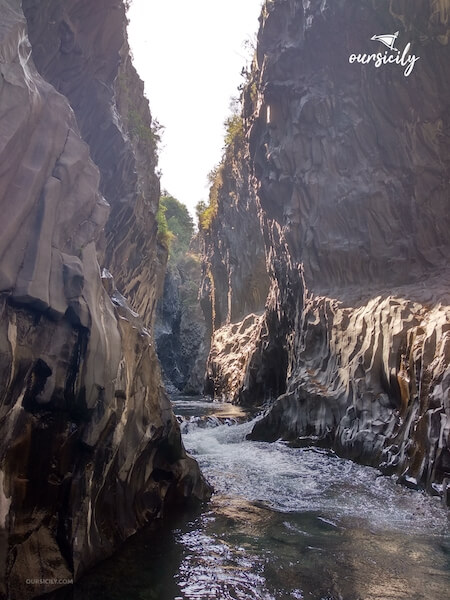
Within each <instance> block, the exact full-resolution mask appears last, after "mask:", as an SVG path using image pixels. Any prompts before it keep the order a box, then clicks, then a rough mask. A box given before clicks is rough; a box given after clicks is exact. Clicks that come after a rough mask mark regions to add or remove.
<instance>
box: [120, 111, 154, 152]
mask: <svg viewBox="0 0 450 600" xmlns="http://www.w3.org/2000/svg"><path fill="white" fill-rule="evenodd" d="M161 129H162V125H160V123H159V122H158V121H157V120H156V119H153V121H152V123H151V126H149V125H148V124H147V123H146V121H145V119H144V118H143V116H142V115H141V114H140V113H139V112H138V111H137V110H136V109H135V108H130V110H129V111H128V130H129V132H130V135H131V137H132V138H134V139H136V140H137V141H141V142H148V143H150V144H152V145H153V146H155V147H157V146H158V144H159V143H160V142H161V134H160V132H161Z"/></svg>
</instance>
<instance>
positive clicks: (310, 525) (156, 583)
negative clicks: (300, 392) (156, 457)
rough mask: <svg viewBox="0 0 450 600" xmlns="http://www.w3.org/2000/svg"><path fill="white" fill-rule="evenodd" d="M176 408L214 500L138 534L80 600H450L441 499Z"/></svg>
mask: <svg viewBox="0 0 450 600" xmlns="http://www.w3.org/2000/svg"><path fill="white" fill-rule="evenodd" d="M174 410H175V413H176V414H177V415H178V418H179V420H180V425H181V429H182V432H183V438H184V443H185V446H186V448H187V450H188V451H189V452H190V453H191V454H193V455H194V456H195V458H196V459H197V461H198V462H199V464H200V467H201V469H202V471H203V473H204V475H205V476H206V478H207V479H208V481H209V482H210V483H211V484H212V485H213V486H214V489H215V493H214V495H213V498H212V500H211V502H210V503H209V504H207V505H206V506H205V507H203V509H201V510H197V511H195V512H192V513H190V514H188V515H185V516H183V517H179V518H178V520H177V521H176V522H175V523H174V522H173V521H171V523H170V524H166V525H164V526H161V527H159V528H158V529H157V530H156V531H155V530H151V531H144V532H140V533H139V534H138V535H136V536H134V537H133V538H132V539H131V540H129V541H128V542H127V543H126V544H125V545H124V547H123V549H122V550H121V551H120V552H119V553H118V554H117V555H116V556H115V557H113V558H112V559H110V560H108V561H106V562H104V563H103V564H102V565H100V566H99V567H98V568H96V569H94V571H92V572H91V573H90V574H89V575H88V576H87V577H86V578H84V579H83V580H82V582H80V584H78V585H77V586H76V587H75V589H74V591H73V597H75V598H76V599H77V600H78V599H80V600H81V599H83V600H86V599H87V600H94V598H95V599H103V598H105V599H106V598H108V599H109V600H115V599H116V598H117V599H119V598H120V599H123V600H194V599H195V600H209V599H220V600H232V599H233V600H247V599H254V600H284V599H286V600H287V599H297V600H299V599H305V600H306V599H308V600H403V599H405V600H406V599H408V600H422V599H423V600H438V599H439V600H440V599H442V600H444V599H446V598H448V597H449V594H450V533H449V523H448V513H447V511H446V510H445V509H443V508H442V506H441V505H440V503H439V500H438V499H437V498H432V497H429V496H426V495H425V494H423V493H421V492H417V491H413V490H409V489H407V488H405V487H402V486H400V485H397V484H396V483H395V480H394V479H393V478H390V477H385V476H380V473H379V472H378V471H377V470H376V469H372V468H370V467H363V466H360V465H356V464H355V463H352V462H351V461H348V460H344V459H341V458H339V457H337V456H336V455H335V454H334V453H332V452H329V451H326V450H322V449H313V448H309V449H308V448H291V447H289V446H288V445H286V444H285V443H282V442H276V443H273V444H268V443H262V442H250V441H246V439H245V438H246V435H247V433H249V432H250V430H251V429H252V426H253V420H248V419H249V418H250V419H251V417H249V415H245V413H243V412H242V411H241V410H240V409H239V408H237V407H234V406H232V405H229V404H217V403H212V402H207V401H206V400H205V399H187V398H177V399H175V400H174ZM256 418H258V417H256ZM54 597H55V598H59V597H61V598H62V595H61V596H58V595H54Z"/></svg>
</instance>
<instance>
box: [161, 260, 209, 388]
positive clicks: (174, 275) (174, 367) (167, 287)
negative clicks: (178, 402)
mask: <svg viewBox="0 0 450 600" xmlns="http://www.w3.org/2000/svg"><path fill="white" fill-rule="evenodd" d="M199 282H200V265H199V258H198V257H197V256H196V255H188V256H187V257H184V258H182V259H180V260H179V261H177V262H176V263H172V261H170V262H169V266H168V268H167V271H166V277H165V280H164V292H163V295H162V297H161V300H160V302H159V305H158V311H157V316H156V322H155V339H156V344H157V352H158V357H159V360H160V361H161V366H162V369H163V374H164V378H165V380H166V386H167V387H170V386H172V387H173V388H174V389H173V391H175V392H177V391H178V392H183V393H185V394H191V395H199V394H201V393H202V392H203V385H204V373H205V364H206V358H207V352H206V351H205V338H206V326H205V320H204V317H203V314H202V312H201V309H200V306H199V303H198V288H199Z"/></svg>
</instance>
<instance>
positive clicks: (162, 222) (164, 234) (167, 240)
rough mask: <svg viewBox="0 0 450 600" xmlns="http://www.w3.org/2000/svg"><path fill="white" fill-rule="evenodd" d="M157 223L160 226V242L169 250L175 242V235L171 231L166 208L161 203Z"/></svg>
mask: <svg viewBox="0 0 450 600" xmlns="http://www.w3.org/2000/svg"><path fill="white" fill-rule="evenodd" d="M156 223H157V226H158V240H159V241H160V242H161V244H162V245H163V246H164V247H165V248H166V249H167V250H169V248H170V245H171V242H172V240H173V233H172V232H171V231H170V230H169V226H168V223H167V217H166V207H165V206H164V205H163V204H162V203H161V202H160V203H159V207H158V212H157V213H156Z"/></svg>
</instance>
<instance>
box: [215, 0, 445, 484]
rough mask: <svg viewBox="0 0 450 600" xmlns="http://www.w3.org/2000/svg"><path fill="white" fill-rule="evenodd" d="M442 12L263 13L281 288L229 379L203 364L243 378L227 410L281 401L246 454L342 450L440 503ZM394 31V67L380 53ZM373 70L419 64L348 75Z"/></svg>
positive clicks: (259, 73)
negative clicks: (275, 448) (284, 442)
mask: <svg viewBox="0 0 450 600" xmlns="http://www.w3.org/2000/svg"><path fill="white" fill-rule="evenodd" d="M449 11H450V5H449V2H448V1H444V2H438V1H436V0H426V1H422V0H411V1H408V2H406V1H401V0H374V1H371V2H363V3H362V2H359V1H356V0H339V1H337V2H330V1H327V0H320V1H319V0H313V1H311V2H302V1H299V0H275V1H271V2H269V1H268V2H266V4H265V5H264V7H263V11H262V15H261V26H260V30H259V34H258V44H257V50H256V56H255V60H254V64H253V68H252V72H251V73H250V76H249V81H248V83H247V85H246V87H245V89H244V93H243V100H244V102H243V118H244V123H245V131H246V140H247V143H248V149H249V155H250V166H251V170H252V175H253V180H252V181H253V186H254V188H255V201H254V206H255V208H254V210H255V211H256V213H257V221H258V223H260V224H261V228H262V233H263V236H264V242H265V247H266V255H267V270H268V272H269V274H270V278H271V287H270V291H269V294H268V296H267V301H266V311H265V314H264V316H263V317H262V318H261V322H260V323H259V325H258V327H255V328H254V331H253V333H252V334H251V336H250V337H251V340H247V341H246V342H245V344H241V345H242V346H243V350H242V351H241V352H239V351H236V353H235V360H234V362H233V363H232V364H231V363H230V359H229V356H225V355H223V353H222V351H221V349H222V347H225V346H224V345H223V343H222V344H220V343H219V344H218V345H214V338H213V348H212V352H211V356H210V370H211V369H212V368H213V369H215V370H216V372H220V367H216V366H215V365H217V364H219V365H224V368H226V370H227V372H228V373H232V372H234V371H235V370H236V369H239V368H240V369H241V370H242V371H243V372H241V374H240V376H239V382H238V389H236V383H235V381H233V382H232V384H231V385H230V386H229V388H228V389H227V387H226V382H225V386H224V385H223V382H224V378H223V376H219V384H220V385H221V389H220V391H221V394H225V395H229V396H231V397H232V398H233V399H234V400H235V401H245V402H253V403H255V404H262V402H263V400H264V397H268V396H272V397H273V399H274V402H273V404H272V406H271V409H270V410H269V411H268V413H267V414H266V415H265V417H264V418H263V419H262V420H261V421H259V422H258V423H257V424H256V426H255V428H254V430H253V432H252V434H251V437H252V439H261V440H275V439H278V438H280V437H281V438H284V439H288V440H290V441H291V442H292V443H295V444H299V445H310V444H317V445H324V446H327V447H332V448H334V449H335V450H336V451H337V452H338V453H339V454H341V455H343V456H347V457H350V458H352V459H354V460H357V461H360V462H363V463H366V464H370V465H373V466H377V467H381V468H382V469H383V470H384V471H385V472H387V473H396V474H398V476H399V478H400V480H401V481H402V482H404V483H405V484H407V485H409V486H412V487H424V488H426V489H427V490H428V491H430V492H432V493H437V494H442V495H443V496H448V487H449V481H450V450H449V448H450V439H449V435H450V397H449V384H450V368H449V358H450V332H449V330H450V319H449V317H450V307H449V305H450V294H449V279H450V278H449V268H448V259H449V250H450V238H449V236H448V231H449V225H450V207H449V181H450V177H449V176H450V134H449V131H450V129H449V117H450V113H449V105H448V98H449V97H450V60H449V59H450V45H449V22H448V16H449ZM396 31H398V32H399V34H398V37H397V38H396V39H395V40H394V44H395V45H394V49H392V50H391V49H390V48H389V49H388V48H387V47H386V46H385V45H382V44H381V43H380V42H379V41H377V40H372V39H371V38H372V36H374V35H381V34H390V33H392V34H394V33H395V32H396ZM407 44H410V46H409V50H408V48H406V50H405V47H406V46H407ZM397 49H398V50H399V52H397ZM378 52H379V53H381V56H382V57H383V56H389V55H391V54H392V55H393V58H394V59H395V57H397V56H398V57H399V59H398V60H400V59H401V57H402V56H404V57H407V56H410V55H412V54H414V55H415V56H416V57H419V58H418V60H416V61H415V63H414V65H413V69H412V71H411V72H410V73H409V74H407V76H405V69H406V68H407V66H408V63H406V62H405V64H404V65H403V66H402V65H400V64H397V63H395V62H392V63H390V64H382V65H381V66H379V67H376V66H375V65H374V63H373V62H371V63H370V64H361V63H360V62H358V61H357V60H356V59H350V57H351V55H353V54H354V55H358V54H361V55H362V54H364V53H365V54H366V55H368V54H371V53H378ZM232 224H233V219H232V218H231V219H229V222H228V223H227V224H225V223H224V222H223V220H222V221H221V224H220V227H222V228H226V226H228V227H229V226H230V225H232ZM218 236H219V237H218V239H217V240H215V239H212V240H209V247H207V250H206V257H207V265H208V266H207V268H210V269H211V270H212V272H213V274H215V273H216V272H220V268H221V269H223V268H224V261H222V265H221V267H220V268H218V267H216V266H215V265H214V261H212V260H210V259H209V258H208V257H209V256H211V255H213V254H214V252H216V250H215V248H216V246H217V247H219V246H220V244H221V243H223V242H222V237H221V235H220V233H219V234H218ZM235 252H236V253H237V254H239V253H240V254H243V253H246V252H248V250H247V249H244V248H243V249H242V251H240V250H239V249H235ZM213 276H214V275H213ZM236 334H237V338H236V339H234V340H233V343H234V347H235V348H238V346H239V345H240V341H239V339H240V338H239V336H240V332H239V330H237V331H236ZM224 335H225V332H224ZM220 336H221V334H220V332H217V331H216V332H215V337H216V338H217V337H220ZM221 337H222V339H223V337H224V336H223V335H222V336H221ZM229 342H230V339H229ZM225 365H226V366H225ZM212 387H214V385H213V386H212Z"/></svg>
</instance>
